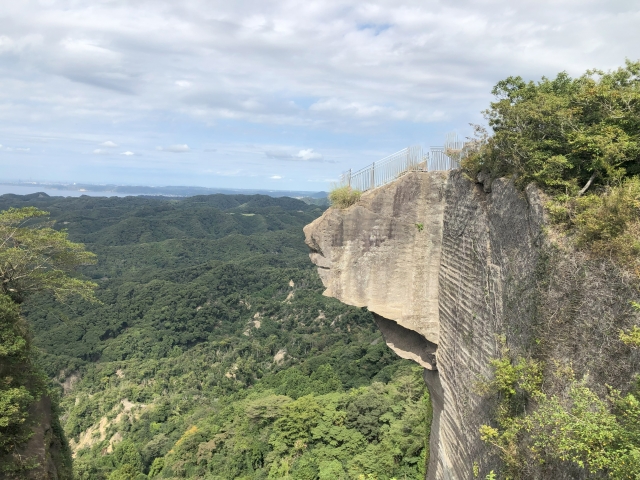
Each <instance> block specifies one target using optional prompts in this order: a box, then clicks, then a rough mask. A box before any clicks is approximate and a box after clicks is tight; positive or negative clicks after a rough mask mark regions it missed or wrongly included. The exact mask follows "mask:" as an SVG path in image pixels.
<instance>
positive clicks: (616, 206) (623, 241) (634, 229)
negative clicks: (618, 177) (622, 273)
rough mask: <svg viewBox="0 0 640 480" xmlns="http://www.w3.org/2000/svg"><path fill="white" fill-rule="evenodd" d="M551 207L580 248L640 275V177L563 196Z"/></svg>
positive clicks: (558, 220)
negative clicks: (588, 192) (593, 191)
mask: <svg viewBox="0 0 640 480" xmlns="http://www.w3.org/2000/svg"><path fill="white" fill-rule="evenodd" d="M547 207H548V210H549V212H550V214H551V216H552V219H553V220H554V221H555V223H556V225H557V226H558V227H559V228H560V229H563V230H564V231H565V232H567V233H569V234H571V235H572V237H573V239H574V240H575V243H576V245H577V247H578V248H581V249H586V250H587V251H589V252H591V253H592V254H594V255H595V256H597V257H600V258H611V259H613V260H615V261H616V262H617V263H618V264H619V265H621V266H622V267H623V268H626V269H628V270H630V271H632V272H634V273H636V274H637V275H640V178H638V177H632V178H626V179H623V180H622V181H621V182H618V183H616V184H615V185H612V186H610V187H606V188H604V189H602V190H601V191H600V192H598V193H592V194H588V195H585V196H582V197H575V198H570V197H566V196H561V197H558V198H556V199H555V200H554V201H552V202H549V204H548V206H547Z"/></svg>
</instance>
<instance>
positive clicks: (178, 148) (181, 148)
mask: <svg viewBox="0 0 640 480" xmlns="http://www.w3.org/2000/svg"><path fill="white" fill-rule="evenodd" d="M156 150H159V151H162V152H171V153H186V152H188V151H189V145H187V144H186V143H184V144H178V145H169V146H168V147H156Z"/></svg>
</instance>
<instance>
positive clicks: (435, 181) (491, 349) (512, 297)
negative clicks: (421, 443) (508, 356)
mask: <svg viewBox="0 0 640 480" xmlns="http://www.w3.org/2000/svg"><path fill="white" fill-rule="evenodd" d="M542 225H543V208H542V202H541V199H540V196H539V194H538V191H537V190H536V189H535V188H528V189H527V190H526V192H525V193H524V194H523V193H521V192H518V191H517V190H516V189H515V188H514V186H513V185H512V184H511V183H509V182H508V181H506V180H504V179H497V180H495V181H494V182H493V184H492V188H491V193H487V192H485V191H484V190H483V189H482V187H481V186H479V185H476V184H474V183H473V182H470V181H469V180H467V179H465V178H464V176H463V175H462V173H461V172H460V171H457V170H456V171H450V172H428V173H427V172H412V173H407V174H405V175H403V176H402V177H400V178H399V179H397V180H396V181H394V182H392V183H390V184H387V185H385V186H383V187H380V188H377V189H375V190H372V191H369V192H366V193H365V194H363V196H362V198H361V199H360V201H359V202H357V203H356V204H355V205H353V206H351V207H349V208H347V209H343V210H340V209H334V208H330V209H328V210H327V211H326V212H325V213H324V215H323V216H321V217H320V218H318V219H317V220H315V221H314V222H313V223H311V224H310V225H307V226H306V227H305V229H304V231H305V236H306V242H307V245H309V247H310V249H311V254H310V257H311V260H312V261H313V262H314V263H315V264H316V265H317V266H318V271H319V273H320V277H321V279H322V282H323V284H324V286H325V288H326V290H325V292H324V293H325V295H327V296H331V297H335V298H337V299H338V300H340V301H342V302H343V303H346V304H349V305H354V306H358V307H367V308H368V309H369V310H370V311H372V312H373V313H374V317H375V319H376V323H377V324H378V327H379V328H380V330H381V332H382V334H383V336H384V338H385V341H386V342H387V344H388V345H389V346H390V347H391V348H392V349H393V350H394V351H395V352H396V353H397V354H398V355H399V356H401V357H402V358H408V359H411V360H413V361H415V362H417V363H418V364H420V365H421V366H423V367H424V368H425V375H424V378H425V381H426V383H427V386H428V388H429V391H430V395H431V399H432V406H433V411H434V418H433V422H432V428H431V438H430V461H429V468H428V474H427V478H428V479H429V480H441V479H442V480H449V479H451V480H454V479H467V478H473V471H472V470H473V465H474V463H476V462H477V463H478V464H479V465H480V467H481V471H482V472H485V471H487V472H488V470H489V469H490V468H492V467H494V466H495V465H497V461H498V460H497V459H496V458H495V457H494V456H493V455H492V453H491V452H490V451H489V450H488V449H487V447H486V445H484V444H483V442H482V441H481V440H480V438H479V433H478V429H479V427H480V425H482V424H483V423H489V422H490V413H491V407H490V405H488V404H487V401H486V400H484V399H483V398H482V397H480V396H479V395H478V394H477V393H476V392H475V389H474V385H475V384H476V383H477V381H478V379H479V378H480V377H481V376H488V375H489V373H490V372H489V361H490V360H491V358H494V357H496V356H497V355H498V350H499V345H498V342H497V338H496V335H497V334H498V333H501V332H502V330H503V322H504V319H505V316H509V315H510V314H511V310H513V309H514V308H515V309H517V311H518V312H522V311H527V308H526V305H525V306H524V308H523V305H522V304H523V303H527V302H529V301H530V299H529V298H528V297H527V296H526V295H524V296H523V295H521V294H519V293H518V292H521V291H522V289H526V287H527V284H528V283H529V282H531V279H532V278H534V275H533V273H534V271H535V268H536V265H537V261H538V255H539V248H538V246H539V243H540V241H541V232H542ZM519 314H521V313H519ZM524 320H525V321H526V319H524Z"/></svg>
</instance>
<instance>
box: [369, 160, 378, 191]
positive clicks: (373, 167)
mask: <svg viewBox="0 0 640 480" xmlns="http://www.w3.org/2000/svg"><path fill="white" fill-rule="evenodd" d="M369 188H371V189H374V188H376V162H373V163H372V164H371V186H370V187H369Z"/></svg>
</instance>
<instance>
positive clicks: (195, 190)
mask: <svg viewBox="0 0 640 480" xmlns="http://www.w3.org/2000/svg"><path fill="white" fill-rule="evenodd" d="M84 187H89V188H84ZM91 187H94V188H91ZM40 192H42V193H45V194H47V195H49V196H67V197H68V196H82V195H88V196H118V197H125V196H140V195H151V196H163V197H178V198H184V197H192V196H195V195H215V194H227V195H233V194H236V195H238V194H239V195H256V194H258V195H259V194H263V195H269V196H274V197H283V196H287V197H294V198H296V197H297V198H302V197H309V198H326V196H327V192H326V191H324V190H320V191H317V190H290V189H267V188H226V187H200V186H196V185H122V184H121V185H118V184H115V183H103V184H101V183H91V182H55V181H17V180H15V181H0V195H5V194H14V195H30V194H34V193H40ZM61 193H70V194H71V195H60V194H61ZM52 194H53V195H52ZM99 194H107V195H99Z"/></svg>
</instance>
